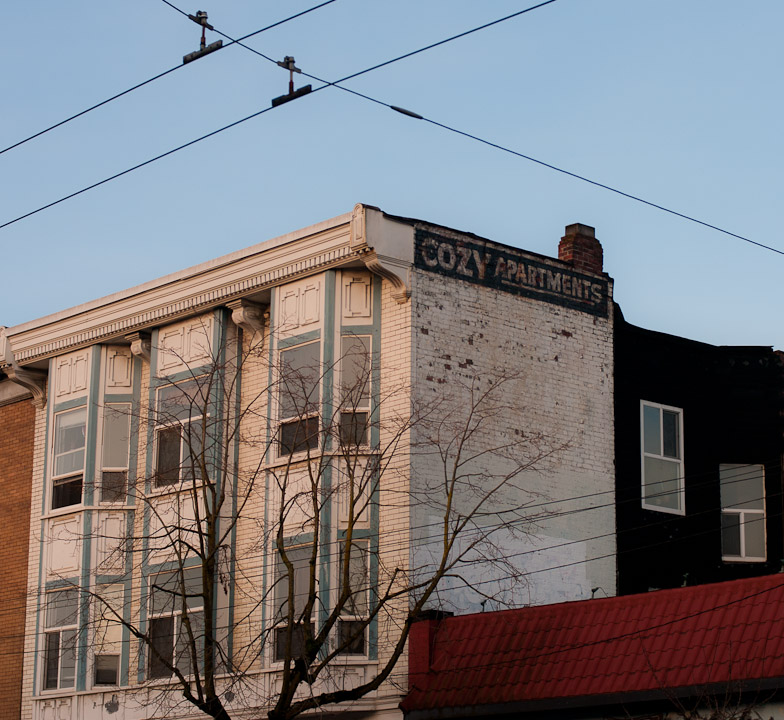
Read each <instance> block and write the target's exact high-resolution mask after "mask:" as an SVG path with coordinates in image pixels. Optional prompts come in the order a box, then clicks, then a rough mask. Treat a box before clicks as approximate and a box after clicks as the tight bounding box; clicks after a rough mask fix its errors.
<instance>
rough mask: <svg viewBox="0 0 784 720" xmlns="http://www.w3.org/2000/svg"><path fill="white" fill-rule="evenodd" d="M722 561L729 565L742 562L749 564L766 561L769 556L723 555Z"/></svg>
mask: <svg viewBox="0 0 784 720" xmlns="http://www.w3.org/2000/svg"><path fill="white" fill-rule="evenodd" d="M721 561H722V562H724V563H727V564H729V565H735V564H738V565H741V564H749V563H764V562H767V558H764V557H740V556H738V555H722V556H721Z"/></svg>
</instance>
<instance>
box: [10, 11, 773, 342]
mask: <svg viewBox="0 0 784 720" xmlns="http://www.w3.org/2000/svg"><path fill="white" fill-rule="evenodd" d="M183 2H184V0H177V2H174V4H175V5H177V7H179V8H181V9H182V10H184V11H186V12H190V13H195V12H196V11H197V10H205V11H207V12H208V14H209V21H210V22H211V23H212V24H213V25H214V26H215V27H216V28H217V29H220V30H221V31H223V32H225V33H226V34H227V35H229V36H231V37H239V36H242V35H246V34H248V33H251V32H253V31H255V30H258V29H260V28H262V27H265V26H267V25H269V24H271V23H273V22H275V21H278V20H281V19H284V18H286V17H288V16H290V15H292V14H294V13H296V12H299V11H301V10H305V9H307V8H309V7H312V6H313V5H316V4H317V3H318V0H306V1H304V2H303V1H300V0H289V2H286V3H283V2H273V1H271V0H268V1H267V2H258V0H256V1H251V0H223V1H222V2H217V1H214V0H213V2H209V1H208V0H199V2H200V3H204V2H208V4H200V5H198V6H187V5H184V4H182V3H183ZM534 4H536V3H535V1H534V0H527V1H524V2H520V1H519V0H515V1H512V0H488V1H486V2H475V1H473V0H395V1H394V2H392V0H335V1H334V2H332V3H330V4H329V5H327V6H325V7H322V8H321V9H318V10H315V11H313V12H311V13H309V14H307V15H304V16H302V17H300V18H298V19H295V20H292V21H290V22H287V23H284V24H282V25H280V26H278V27H276V28H274V29H271V30H269V31H266V32H264V33H261V34H259V35H256V36H255V37H253V38H251V39H250V40H248V41H247V43H248V44H249V45H251V46H252V47H253V48H255V49H257V50H259V51H260V52H263V53H264V54H266V55H268V56H270V57H272V58H274V59H277V60H281V59H282V58H283V57H284V56H286V55H292V56H294V57H295V58H296V64H297V66H298V67H299V68H301V69H302V70H303V71H305V72H308V73H311V74H313V75H315V76H317V77H319V78H323V79H328V80H336V79H339V78H342V77H344V76H347V75H350V74H352V73H354V72H357V71H360V70H363V69H365V68H367V67H370V66H373V65H375V64H377V63H380V62H383V61H386V60H388V59H391V58H394V57H397V56H399V55H402V54H404V53H406V52H410V51H412V50H416V49H418V48H421V47H423V46H426V45H429V44H431V43H434V42H437V41H439V40H442V39H444V38H446V37H449V36H451V35H455V34H457V33H460V32H463V31H465V30H469V29H471V28H474V27H476V26H479V25H482V24H484V23H487V22H490V21H492V20H496V19H498V18H501V17H504V16H505V15H508V14H511V13H514V12H517V11H519V10H522V9H524V8H526V7H529V6H531V5H534ZM3 19H4V23H3V29H4V33H3V35H4V37H3V41H2V43H0V63H2V67H3V69H4V72H3V73H2V75H0V97H2V112H1V113H0V150H2V149H3V148H6V147H8V146H10V145H12V144H13V143H15V142H18V141H19V140H22V139H24V138H26V137H28V136H29V135H31V134H33V133H36V132H38V131H40V130H43V129H44V128H46V127H48V126H50V125H52V124H54V123H56V122H59V121H61V120H63V119H65V118H67V117H68V116H70V115H73V114H75V113H78V112H80V111H82V110H84V109H85V108H87V107H89V106H91V105H93V104H95V103H98V102H100V101H102V100H104V99H106V98H108V97H110V96H112V95H114V94H115V93H118V92H120V91H122V90H125V89H127V88H129V87H131V86H133V85H135V84H137V83H139V82H142V81H144V80H147V79H148V78H150V77H152V76H154V75H157V74H158V73H161V72H163V71H164V70H168V69H169V68H172V67H175V66H178V65H180V64H181V58H182V56H183V55H184V54H187V53H189V52H192V51H194V50H196V49H198V44H199V36H200V29H199V27H197V26H196V25H195V24H194V23H192V22H190V21H189V20H188V19H187V18H185V17H184V16H183V15H181V14H180V13H178V12H177V11H176V10H174V9H172V8H171V7H169V6H168V5H167V4H165V3H164V2H163V0H137V1H136V2H134V3H133V4H129V3H108V2H105V0H73V1H72V2H68V3H60V2H52V0H49V1H48V2H47V1H46V0H44V2H37V3H31V2H25V3H11V4H8V6H7V7H4V12H3ZM783 25H784V3H782V2H781V0H749V1H748V2H743V3H740V2H737V1H735V2H730V1H729V0H689V1H688V2H684V1H683V0H635V1H634V2H629V1H628V0H591V1H589V0H556V2H552V3H550V4H548V5H546V6H545V7H541V8H539V9H536V10H533V11H531V12H528V13H526V14H523V15H520V16H518V17H516V18H513V19H511V20H508V21H505V22H502V23H499V24H497V25H495V26H493V27H490V28H487V29H484V30H481V31H479V32H476V33H473V34H471V35H469V36H467V37H463V38H460V39H458V40H455V41H453V42H450V43H447V44H445V45H442V46H440V47H437V48H434V49H431V50H428V51H426V52H423V53H420V54H418V55H415V56H413V57H410V58H407V59H404V60H401V61H400V62H396V63H394V64H391V65H388V66H386V67H383V68H380V69H378V70H375V71H373V72H370V73H367V74H365V75H363V76H361V77H358V78H355V79H353V80H350V81H347V82H346V83H345V85H346V87H348V88H350V89H352V90H356V91H358V92H361V93H364V94H366V95H369V96H371V97H373V98H376V99H378V100H381V101H383V102H384V103H388V104H392V105H396V106H399V107H404V108H407V109H409V110H412V111H414V112H416V113H419V114H421V115H423V116H425V117H427V118H429V119H432V120H435V121H437V122H440V123H443V124H446V125H449V126H452V127H455V128H458V129H460V130H462V131H465V132H467V133H470V134H473V135H477V136H480V137H482V138H484V139H486V140H489V141H491V142H493V143H496V144H499V145H502V146H505V147H508V148H510V149H513V150H515V151H517V152H520V153H523V154H525V155H529V156H532V157H534V158H536V159H538V160H541V161H544V162H546V163H549V164H551V165H555V166H557V167H559V168H563V169H565V170H568V171H570V172H573V173H576V174H579V175H583V176H586V177H588V178H591V179H592V180H595V181H597V182H600V183H603V184H606V185H610V186H613V187H615V188H617V189H619V190H622V191H623V192H626V193H630V194H633V195H637V196H639V197H642V198H644V199H646V200H648V201H650V202H653V203H656V204H658V205H662V206H666V207H667V208H670V209H672V210H675V211H677V212H680V213H683V214H686V215H690V216H693V217H695V218H698V219H700V220H702V221H703V222H706V223H709V224H712V225H716V226H719V227H721V228H724V229H726V230H728V231H730V232H733V233H736V234H739V235H742V236H744V237H746V238H749V239H751V240H754V241H756V242H760V243H763V244H765V245H770V246H773V247H775V248H777V249H779V250H781V251H782V252H784V237H782V236H781V235H782V233H781V227H782V225H781V224H780V222H779V220H780V218H779V217H778V203H779V199H780V195H781V182H780V168H781V160H782V150H783V149H784V147H783V146H784V139H783V138H784V135H783V134H782V132H781V117H782V115H783V114H784V112H783V111H784V108H783V107H782V105H783V104H784V100H782V98H783V97H784V96H783V95H782V93H781V89H780V85H781V82H780V76H781V67H782V66H784V63H783V62H782V61H783V60H784V44H783V43H781V41H780V28H781V27H782V26H783ZM207 35H208V37H207V41H208V42H212V41H214V40H217V39H218V38H219V36H218V35H216V34H214V33H210V32H208V34H207ZM307 83H311V84H312V85H313V86H314V88H315V87H318V86H320V85H321V83H319V82H316V81H314V80H311V79H308V78H304V77H302V76H299V75H298V76H295V84H296V85H297V86H300V85H304V84H307ZM287 85H288V73H287V72H286V71H285V70H283V69H281V68H279V67H277V66H276V65H274V64H273V63H270V62H268V61H266V60H264V59H263V58H261V57H259V56H258V55H256V54H254V53H252V52H250V51H248V50H246V49H244V48H242V47H239V46H237V45H233V46H231V47H227V48H225V49H223V50H221V51H219V52H216V53H212V54H210V55H208V56H205V57H202V58H201V59H199V60H197V61H195V62H192V63H189V64H188V65H185V66H182V67H180V68H179V69H177V70H175V71H174V72H171V73H169V74H168V75H166V76H165V77H163V78H161V79H159V80H157V81H155V82H153V83H150V84H148V85H146V86H144V87H142V88H140V89H138V90H135V91H133V92H131V93H129V94H127V95H125V96H124V97H122V98H120V99H118V100H115V101H113V102H111V103H108V104H107V105H105V106H103V107H101V108H99V109H97V110H94V111H92V112H90V113H88V114H86V115H84V116H82V117H80V118H78V119H76V120H74V121H72V122H69V123H67V124H65V125H63V126H61V127H59V128H57V129H55V130H52V131H51V132H48V133H46V134H45V135H42V136H40V137H38V138H36V139H34V140H31V141H30V142H27V143H25V144H23V145H20V146H18V147H16V148H14V149H11V150H8V151H7V152H4V153H1V154H0V225H2V224H4V223H7V222H9V221H11V220H13V219H15V218H17V217H19V216H21V215H23V214H25V213H28V212H31V211H33V210H35V209H37V208H39V207H41V206H43V205H46V204H48V203H51V202H53V201H55V200H58V199H59V198H61V197H63V196H66V195H68V194H70V193H73V192H75V191H77V190H80V189H81V188H83V187H86V186H88V185H91V184H93V183H95V182H98V181H100V180H103V179H104V178H106V177H109V176H111V175H114V174H115V173H118V172H121V171H123V170H125V169H127V168H130V167H132V166H134V165H136V164H138V163H141V162H144V161H145V160H148V159H149V158H152V157H154V156H156V155H158V154H160V153H164V152H166V151H168V150H170V149H172V148H174V147H177V146H179V145H181V144H183V143H186V142H189V141H191V140H193V139H195V138H198V137H200V136H202V135H204V134H206V133H209V132H212V131H214V130H217V129H218V128H221V127H223V126H225V125H228V124H229V123H233V122H235V121H237V120H240V119H242V118H244V117H246V116H248V115H251V114H253V113H256V112H258V111H259V110H262V109H264V108H267V107H269V106H270V100H271V99H272V98H274V97H277V96H279V95H282V94H285V93H286V92H287ZM357 202H363V203H367V204H371V205H376V206H378V207H380V208H381V209H382V210H384V211H385V212H387V213H390V214H394V215H403V216H406V217H416V218H420V219H423V220H428V221H431V222H435V223H439V224H441V225H446V226H449V227H453V228H457V229H459V230H464V231H468V232H473V233H476V234H477V235H480V236H482V237H486V238H489V239H491V240H494V241H497V242H502V243H506V244H508V245H512V246H515V247H519V248H522V249H525V250H530V251H534V252H538V253H542V254H545V255H551V256H555V255H557V246H558V241H559V239H560V237H561V236H562V235H563V230H564V226H566V225H569V224H572V223H575V222H580V223H584V224H587V225H592V226H594V227H595V228H596V235H597V237H598V238H599V240H600V241H601V243H602V245H603V247H604V257H605V270H606V271H607V272H608V273H609V274H610V275H611V276H612V277H613V278H614V280H615V299H616V301H617V302H618V303H619V304H620V305H621V308H622V310H623V312H624V316H625V317H626V319H627V320H628V321H629V322H631V323H633V324H636V325H640V326H643V327H647V328H651V329H654V330H658V331H661V332H667V333H672V334H675V335H681V336H684V337H689V338H692V339H695V340H701V341H704V342H709V343H713V344H725V345H773V346H774V347H776V348H779V349H784V323H782V322H781V318H780V308H781V302H780V300H779V292H780V291H779V287H780V276H781V274H782V269H784V256H783V255H782V254H778V253H775V252H771V251H770V250H765V249H762V248H759V247H756V246H754V245H752V244H750V243H747V242H744V241H742V240H739V239H737V238H733V237H729V236H727V235H725V234H722V233H719V232H717V231H715V230H712V229H709V228H707V227H704V226H700V225H697V224H694V223H692V222H688V221H686V220H684V219H682V218H680V217H675V216H673V215H670V214H667V213H665V212H662V211H661V210H657V209H655V208H652V207H650V206H646V205H643V204H640V203H637V202H634V201H632V200H630V199H628V198H625V197H622V196H619V195H617V194H615V193H612V192H609V191H607V190H605V189H601V188H598V187H596V186H593V185H590V184H588V183H585V182H582V181H579V180H577V179H575V178H573V177H569V176H567V175H564V174H561V173H558V172H556V171H554V170H552V169H549V168H546V167H543V166H541V165H538V164H535V163H532V162H530V161H528V160H524V159H522V158H519V157H516V156H513V155H511V154H508V153H504V152H501V151H499V150H497V149H494V148H491V147H488V146H486V145H483V144H480V143H477V142H475V141H472V140H469V139H467V138H465V137H461V136H459V135H456V134H454V133H450V132H448V131H446V130H443V129H441V128H439V127H436V126H434V125H432V124H430V123H426V122H423V121H421V120H416V119H413V118H410V117H406V116H404V115H401V114H399V113H396V112H393V111H392V110H390V109H389V108H387V107H384V106H382V105H379V104H376V103H373V102H370V101H368V100H364V99H362V98H360V97H357V96H355V95H352V94H350V93H347V92H344V91H341V90H339V89H336V88H334V87H329V88H327V89H324V90H321V91H319V92H314V93H312V94H310V95H308V96H305V97H302V98H300V99H298V100H296V101H294V102H290V103H287V104H285V105H282V106H280V107H279V108H276V109H275V110H272V111H270V112H266V113H264V114H262V115H260V116H258V117H255V118H253V119H251V120H248V121H247V122H244V123H242V124H239V125H237V126H235V127H233V128H231V129H229V130H226V131H225V132H222V133H219V134H217V135H214V136H213V137H210V138H209V139H207V140H204V141H203V142H199V143H197V144H195V145H192V146H191V147H188V148H186V149H184V150H182V151H179V152H177V153H175V154H173V155H170V156H168V157H166V158H164V159H162V160H159V161H157V162H154V163H152V164H150V165H147V166H145V167H143V168H141V169H139V170H136V171H134V172H132V173H129V174H127V175H124V176H123V177H120V178H118V179H116V180H113V181H111V182H108V183H106V184H104V185H102V186H100V187H97V188H95V189H93V190H90V191H88V192H85V193H82V194H81V195H79V196H77V197H74V198H72V199H70V200H67V201H65V202H62V203H60V204H58V205H56V206H54V207H51V208H49V209H47V210H44V211H42V212H39V213H37V214H35V215H32V216H30V217H27V218H26V219H23V220H20V221H19V222H15V223H13V224H11V225H8V226H6V227H3V228H0V247H2V254H0V325H7V326H13V325H17V324H20V323H23V322H26V321H28V320H33V319H35V318H38V317H41V316H44V315H47V314H50V313H54V312H58V311H60V310H63V309H65V308H68V307H72V306H74V305H78V304H80V303H83V302H87V301H89V300H92V299H95V298H98V297H102V296H104V295H108V294H110V293H113V292H116V291H119V290H122V289H125V288H128V287H132V286H134V285H138V284H140V283H143V282H146V281H148V280H152V279H154V278H157V277H160V276H162V275H165V274H167V273H170V272H175V271H177V270H180V269H183V268H186V267H190V266H192V265H195V264H198V263H201V262H204V261H206V260H209V259H212V258H214V257H217V256H219V255H223V254H226V253H229V252H232V251H234V250H238V249H240V248H244V247H248V246H250V245H254V244H256V243H258V242H262V241H264V240H267V239H269V238H273V237H276V236H278V235H281V234H284V233H287V232H290V231H293V230H297V229H299V228H302V227H306V226H308V225H311V224H314V223H317V222H319V221H321V220H325V219H328V218H331V217H334V216H336V215H340V214H343V213H346V212H349V211H350V210H351V209H352V208H353V206H354V205H355V204H356V203H357Z"/></svg>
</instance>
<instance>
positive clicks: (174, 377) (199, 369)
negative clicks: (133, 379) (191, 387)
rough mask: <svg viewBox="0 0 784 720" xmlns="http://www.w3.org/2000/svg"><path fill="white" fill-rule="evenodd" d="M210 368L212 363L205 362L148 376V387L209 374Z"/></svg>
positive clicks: (156, 386) (157, 386) (211, 368)
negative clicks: (172, 371) (164, 373)
mask: <svg viewBox="0 0 784 720" xmlns="http://www.w3.org/2000/svg"><path fill="white" fill-rule="evenodd" d="M212 370H213V364H212V363H207V364H205V365H194V366H193V367H189V368H188V369H187V370H180V371H179V372H176V373H170V374H168V375H161V376H160V377H150V387H153V388H159V387H161V385H171V384H172V383H178V382H182V381H183V380H190V379H191V378H195V377H199V376H200V375H209V374H210V372H211V371H212Z"/></svg>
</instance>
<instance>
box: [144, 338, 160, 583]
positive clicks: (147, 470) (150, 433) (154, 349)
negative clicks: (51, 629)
mask: <svg viewBox="0 0 784 720" xmlns="http://www.w3.org/2000/svg"><path fill="white" fill-rule="evenodd" d="M159 334H160V331H159V330H158V329H157V328H156V329H155V330H153V331H152V335H151V336H150V345H151V350H150V387H149V390H148V392H147V407H148V408H151V409H152V408H155V382H154V380H155V375H156V372H157V366H158V336H159ZM153 412H154V411H152V410H151V411H150V412H149V413H148V416H147V443H146V450H147V452H146V453H145V456H144V494H145V496H149V494H150V484H151V478H152V464H153V453H154V444H155V443H154V439H155V428H154V425H155V422H154V416H153ZM150 515H151V511H150V506H149V503H144V508H143V510H142V562H141V569H142V574H144V573H145V572H146V571H147V562H148V560H147V558H148V557H149V549H150Z"/></svg>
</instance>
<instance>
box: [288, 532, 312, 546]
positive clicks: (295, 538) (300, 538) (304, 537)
mask: <svg viewBox="0 0 784 720" xmlns="http://www.w3.org/2000/svg"><path fill="white" fill-rule="evenodd" d="M312 544H313V533H312V532H309V533H300V534H299V535H290V536H289V537H285V538H283V547H284V548H293V547H297V546H298V545H312Z"/></svg>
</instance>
